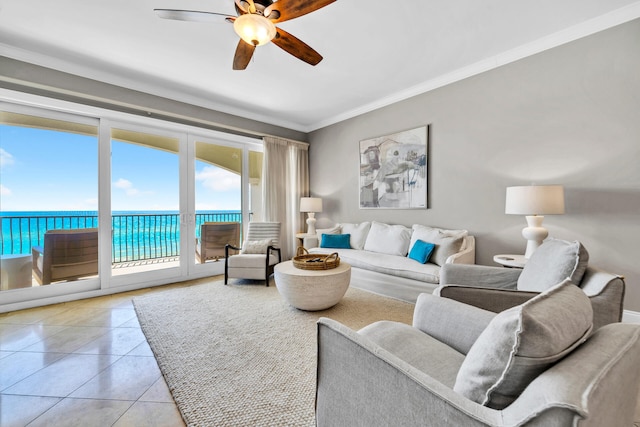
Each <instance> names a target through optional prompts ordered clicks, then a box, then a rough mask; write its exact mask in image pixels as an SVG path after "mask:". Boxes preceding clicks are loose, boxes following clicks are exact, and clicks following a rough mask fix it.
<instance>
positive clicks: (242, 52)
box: [233, 40, 256, 70]
mask: <svg viewBox="0 0 640 427" xmlns="http://www.w3.org/2000/svg"><path fill="white" fill-rule="evenodd" d="M254 50H256V47H255V46H253V45H250V44H249V43H247V42H245V41H244V40H240V41H239V42H238V47H237V48H236V54H235V56H234V57H233V69H234V70H244V69H245V68H247V65H249V61H251V57H252V56H253V51H254Z"/></svg>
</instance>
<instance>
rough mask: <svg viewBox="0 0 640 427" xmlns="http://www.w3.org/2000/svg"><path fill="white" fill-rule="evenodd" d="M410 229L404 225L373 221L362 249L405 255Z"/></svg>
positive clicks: (409, 238)
mask: <svg viewBox="0 0 640 427" xmlns="http://www.w3.org/2000/svg"><path fill="white" fill-rule="evenodd" d="M410 242H411V229H409V228H407V227H405V226H404V225H389V224H384V223H382V222H377V221H373V222H372V223H371V229H370V230H369V234H368V235H367V240H366V241H365V243H364V250H365V251H371V252H378V253H381V254H388V255H398V256H402V257H404V256H407V253H408V252H409V243H410Z"/></svg>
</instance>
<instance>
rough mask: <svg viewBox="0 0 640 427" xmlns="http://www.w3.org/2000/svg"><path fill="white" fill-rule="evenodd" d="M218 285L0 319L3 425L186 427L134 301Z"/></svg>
mask: <svg viewBox="0 0 640 427" xmlns="http://www.w3.org/2000/svg"><path fill="white" fill-rule="evenodd" d="M217 279H218V278H209V279H200V280H195V281H190V282H185V283H182V284H176V285H167V286H160V287H156V288H150V289H142V290H138V291H132V292H126V293H121V294H116V295H109V296H105V297H98V298H91V299H86V300H80V301H74V302H69V303H64V304H56V305H50V306H46V307H41V308H34V309H29V310H22V311H16V312H12V313H4V314H0V426H2V427H18V426H30V427H32V426H48V427H59V426H82V427H85V426H92V427H93V426H96V427H102V426H116V427H124V426H135V427H144V426H171V427H176V426H178V427H179V426H184V422H183V421H182V417H181V416H180V413H179V412H178V408H177V407H176V405H175V402H174V401H173V398H172V397H171V393H170V392H169V389H168V387H167V384H166V383H165V381H164V378H163V377H162V374H161V373H160V370H159V368H158V365H157V363H156V360H155V358H154V357H153V353H152V352H151V349H150V348H149V345H148V344H147V341H146V339H145V337H144V335H143V333H142V331H141V330H140V324H139V323H138V319H137V317H136V313H135V310H134V308H133V304H132V302H131V300H132V298H133V297H135V296H138V295H143V294H148V293H152V292H159V291H164V290H167V289H170V288H173V287H185V286H192V285H195V284H200V283H204V282H207V281H211V280H217ZM635 419H636V423H635V426H636V427H640V401H639V404H638V409H637V410H636V417H635Z"/></svg>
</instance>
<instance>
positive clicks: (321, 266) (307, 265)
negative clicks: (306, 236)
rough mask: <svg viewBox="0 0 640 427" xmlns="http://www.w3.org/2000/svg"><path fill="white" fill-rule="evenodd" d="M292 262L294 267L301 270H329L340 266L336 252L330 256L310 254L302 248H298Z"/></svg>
mask: <svg viewBox="0 0 640 427" xmlns="http://www.w3.org/2000/svg"><path fill="white" fill-rule="evenodd" d="M292 261H293V266H294V267H296V268H299V269H302V270H330V269H332V268H336V267H337V266H339V265H340V257H339V256H338V253H337V252H334V253H332V254H331V255H321V254H310V253H309V252H308V251H307V250H306V249H305V248H303V247H302V246H298V250H297V251H296V256H294V257H293V260H292Z"/></svg>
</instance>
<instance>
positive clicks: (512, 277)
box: [440, 264, 522, 289]
mask: <svg viewBox="0 0 640 427" xmlns="http://www.w3.org/2000/svg"><path fill="white" fill-rule="evenodd" d="M520 273H522V270H520V269H519V268H503V267H491V266H487V265H468V264H445V265H443V266H442V268H441V269H440V284H441V285H464V286H475V287H479V288H500V289H516V285H517V283H518V277H519V276H520Z"/></svg>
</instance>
